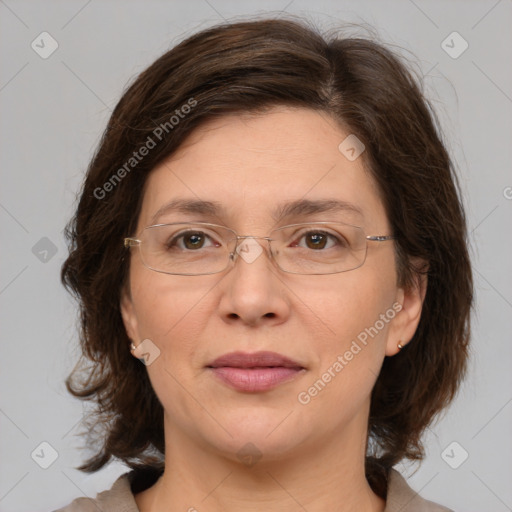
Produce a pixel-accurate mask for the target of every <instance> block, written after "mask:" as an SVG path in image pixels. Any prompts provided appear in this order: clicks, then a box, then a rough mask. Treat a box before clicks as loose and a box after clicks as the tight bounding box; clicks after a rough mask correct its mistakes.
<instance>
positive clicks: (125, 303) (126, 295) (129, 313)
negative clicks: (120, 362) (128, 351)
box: [120, 286, 140, 345]
mask: <svg viewBox="0 0 512 512" xmlns="http://www.w3.org/2000/svg"><path fill="white" fill-rule="evenodd" d="M120 309H121V316H122V318H123V323H124V328H125V329H126V334H128V338H130V339H131V340H132V342H133V343H134V344H135V345H137V344H138V341H139V340H140V336H139V329H138V322H137V315H136V313H135V307H134V305H133V301H132V298H131V294H130V291H129V289H128V287H127V286H125V287H124V288H123V289H122V291H121V300H120Z"/></svg>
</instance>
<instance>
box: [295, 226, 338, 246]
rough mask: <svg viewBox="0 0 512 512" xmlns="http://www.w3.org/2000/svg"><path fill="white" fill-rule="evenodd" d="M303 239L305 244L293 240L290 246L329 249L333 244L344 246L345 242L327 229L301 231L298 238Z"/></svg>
mask: <svg viewBox="0 0 512 512" xmlns="http://www.w3.org/2000/svg"><path fill="white" fill-rule="evenodd" d="M303 239H304V240H305V245H302V244H300V243H298V242H293V243H292V245H291V246H292V247H297V246H300V247H306V248H307V249H313V250H322V249H331V248H332V247H334V246H335V245H341V246H346V245H347V244H346V242H345V241H344V240H343V239H340V238H339V237H337V236H336V235H334V234H332V233H329V232H327V231H321V230H314V231H313V230H312V231H307V232H305V233H302V234H301V235H300V238H299V240H303Z"/></svg>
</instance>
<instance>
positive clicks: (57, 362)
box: [0, 0, 512, 512]
mask: <svg viewBox="0 0 512 512" xmlns="http://www.w3.org/2000/svg"><path fill="white" fill-rule="evenodd" d="M280 11H285V12H286V13H290V14H294V15H298V16H302V17H305V18H307V19H309V20H311V21H314V22H315V23H316V24H317V25H318V26H319V27H320V28H322V29H330V28H334V27H336V26H337V25H340V24H343V23H346V22H353V23H358V24H368V25H369V26H371V27H374V28H375V30H376V31H377V33H378V34H379V37H380V39H381V40H382V41H384V42H385V43H387V44H389V45H390V46H391V47H396V48H397V49H400V48H401V49H403V50H399V51H402V53H404V54H405V55H406V56H407V58H408V59H410V60H411V62H413V65H414V66H415V68H416V69H417V71H418V72H419V73H420V74H421V75H423V77H424V78H423V80H424V85H425V90H426V92H427V94H428V96H429V98H431V100H432V101H433V103H434V106H435V108H436V110H437V112H438V115H439V117H440V119H441V122H442V126H443V130H444V134H445V139H446V143H447V145H448V147H449V149H450V151H451V153H452V155H453V157H454V159H455V161H456V163H457V168H458V172H459V175H460V181H461V187H462V191H463V195H464V202H465V205H466V209H467V214H468V223H469V228H470V233H471V235H470V238H471V251H472V259H473V264H474V273H475V286H476V303H475V314H474V321H473V341H472V357H471V365H470V372H469V376H468V379H467V380H466V382H465V384H464V386H463V388H462V390H461V392H460V394H459V396H458V397H457V399H456V401H455V402H454V404H453V406H452V407H451V408H450V409H449V410H448V411H447V412H446V414H445V415H444V416H443V417H442V419H441V420H440V421H439V422H438V423H437V424H435V425H432V426H431V428H430V430H429V431H428V432H427V435H426V437H425V440H426V446H427V458H426V460H425V461H424V462H423V464H422V465H421V467H420V469H419V470H418V471H416V472H415V473H414V474H413V471H414V469H417V466H411V465H400V466H399V469H400V470H401V471H402V472H403V474H404V475H405V476H406V477H409V483H410V485H411V486H412V487H413V488H414V489H416V490H417V491H418V492H420V493H421V495H422V496H424V497H426V498H428V499H431V500H434V501H436V502H439V503H442V504H444V505H446V506H449V507H450V508H453V509H454V510H456V511H482V510H486V511H487V510H488V511H493V512H505V511H508V510H512V489H511V486H510V482H511V481H512V479H511V476H512V441H511V436H510V432H511V428H510V427H511V418H512V403H511V401H512V385H511V384H512V372H511V371H510V365H511V359H512V358H511V354H512V343H511V336H510V332H511V329H512V322H511V318H512V286H511V284H512V272H511V264H510V261H511V249H512V243H511V236H510V233H511V232H512V231H511V229H510V227H511V222H510V221H511V213H512V175H511V172H510V170H511V164H512V153H511V148H512V138H511V136H512V67H511V66H510V63H511V62H512V31H511V30H510V27H511V26H512V2H511V1H510V0H501V1H496V0H492V1H450V2H447V1H426V0H414V1H413V0H410V1H408V0H395V1H346V0H331V1H327V0H325V1H322V0H317V1H315V2H306V1H300V0H295V1H294V0H292V1H289V0H282V1H274V0H267V1H260V2H236V1H227V0H208V1H206V0H188V1H187V2H171V1H166V2H164V1H158V2H157V1H150V2H143V1H133V0H132V1H100V0H92V1H91V0H89V1H87V0H79V1H75V0H66V1H47V2H36V1H15V0H0V39H1V48H0V55H1V60H0V63H1V69H0V71H1V76H0V105H1V116H0V130H1V153H0V173H1V189H0V223H1V230H2V231H1V244H0V252H1V274H0V306H1V335H2V345H1V347H2V358H1V377H0V379H1V381H0V385H1V397H0V429H1V430H0V432H1V440H0V449H1V457H0V511H2V512H7V511H9V512H22V511H27V510H31V511H33V512H37V511H41V512H47V511H50V510H53V509H55V508H58V507H60V506H63V505H65V504H67V503H69V502H70V501H71V500H72V499H73V498H75V497H77V496H84V495H89V496H94V495H95V494H96V492H98V491H100V490H104V489H106V488H108V487H110V485H111V484H112V482H113V481H114V479H115V478H116V477H117V476H118V475H119V474H121V473H122V472H124V471H125V470H126V468H125V467H124V466H122V465H120V464H112V465H111V466H109V467H108V468H106V469H104V470H103V471H100V472H98V473H96V474H94V475H86V474H84V473H81V472H79V471H76V470H75V469H74V467H76V466H77V465H78V464H79V463H80V462H81V461H82V460H83V459H84V458H85V457H86V455H87V452H86V451H84V449H83V443H82V441H81V439H80V438H78V437H77V436H76V433H77V432H78V430H79V421H80V419H81V417H82V414H83V409H82V407H83V406H82V404H81V403H80V402H79V401H77V400H75V399H73V398H72V397H70V396H68V394H67V392H66V390H65V387H64V379H65V377H66V376H67V375H68V373H69V372H70V371H71V369H72V367H73V365H74V363H75V361H76V360H77V357H78V351H77V330H76V307H75V304H74V303H73V301H72V300H71V298H70V297H68V295H67V294H66V292H65V291H64V289H63V288H62V286H61V284H60V280H59V271H60V266H61V264H62V262H63V261H64V259H65V257H66V245H65V242H64V238H63V233H62V231H63V228H64V225H65V223H66V222H67V220H68V219H69V217H70V216H71V214H72V212H73V208H74V206H75V195H76V193H77V192H78V190H79V187H80V184H81V181H82V179H83V175H84V172H85V169H86V166H87V164H88V161H89V160H90V158H91V156H92V153H93V151H94V148H95V147H96V144H97V143H98V141H99V137H100V134H101V132H102V131H103V129H104V127H105V124H106V121H107V119H108V117H109V115H110V112H111V110H112V109H113V107H114V106H115V104H116V102H117V101H118V99H119V98H120V95H121V92H122V90H123V88H124V87H125V85H126V83H127V82H128V81H129V80H130V79H132V77H134V76H135V75H136V74H137V73H139V72H140V71H142V70H143V69H144V68H145V67H146V66H148V65H149V64H150V63H151V62H152V61H153V60H154V59H155V58H156V57H157V56H159V55H160V54H161V53H163V52H165V51H166V50H167V49H169V48H170V47H172V46H174V45H175V44H176V43H177V42H179V41H181V40H182V39H183V38H184V37H186V36H187V35H189V34H191V33H193V32H195V31H197V30H199V29H202V28H205V27H207V26H210V25H213V24H216V23H218V22H221V21H223V20H224V19H225V20H232V19H234V18H242V17H243V18H247V17H250V16H253V15H257V16H262V15H264V14H265V13H268V14H270V15H272V16H278V15H279V12H280ZM42 32H47V33H48V34H49V35H48V34H44V35H41V33H42ZM454 32H456V34H454ZM41 39H43V41H44V42H43V43H41ZM56 45H58V48H57V49H56V50H55V51H54V52H53V53H52V54H51V55H47V54H48V53H49V52H50V51H51V50H52V49H54V47H56ZM466 45H467V48H466ZM463 50H464V51H463ZM45 52H46V53H45ZM43 57H46V58H43ZM41 443H48V444H43V445H42V444H41ZM54 459H55V460H54ZM48 464H49V467H48V468H47V469H44V468H43V467H41V466H44V465H48ZM455 466H456V467H455Z"/></svg>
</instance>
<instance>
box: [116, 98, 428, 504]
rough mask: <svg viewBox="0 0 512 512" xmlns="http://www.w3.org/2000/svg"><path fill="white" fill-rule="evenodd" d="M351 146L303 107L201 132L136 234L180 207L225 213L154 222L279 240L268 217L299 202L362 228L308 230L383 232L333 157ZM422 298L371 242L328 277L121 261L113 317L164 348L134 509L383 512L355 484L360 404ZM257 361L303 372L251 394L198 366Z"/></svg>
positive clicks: (368, 196) (359, 184)
mask: <svg viewBox="0 0 512 512" xmlns="http://www.w3.org/2000/svg"><path fill="white" fill-rule="evenodd" d="M347 135H349V132H346V131H344V130H343V129H341V128H340V127H339V126H338V124H337V123H336V122H335V121H334V120H333V119H331V118H330V117H329V116H328V115H326V114H323V113H318V112H315V111H312V110H307V109H294V108H285V107H281V108H274V109H272V110H271V111H269V112H268V113H266V114H263V115H258V116H249V115H244V116H228V117H222V118H220V119H216V120H214V121H209V122H208V123H206V124H204V125H202V126H201V127H200V128H198V129H197V130H196V131H195V132H194V133H193V134H192V135H191V136H190V137H189V139H188V140H187V141H186V142H185V143H184V144H183V145H182V146H181V147H180V149H179V150H178V151H177V152H176V153H175V154H173V155H172V157H171V158H169V159H168V160H167V161H165V162H164V163H163V164H162V165H160V166H159V167H157V168H156V169H154V170H153V171H152V173H151V174H150V176H149V178H148V181H147V184H146V188H145V191H144V198H143V205H142V210H141V213H140V217H139V222H138V229H137V233H140V231H141V230H142V229H143V228H144V227H146V226H148V225H150V224H152V223H153V222H151V218H152V216H153V215H154V214H155V212H157V211H158V210H159V208H160V207H161V206H162V205H165V204H166V203H168V202H169V201H171V200H173V199H175V198H190V199H202V200H211V201H220V202H221V203H222V204H223V206H224V211H223V212H221V213H219V215H217V216H216V217H210V216H205V215H197V214H196V215H193V216H192V217H193V218H191V214H188V215H185V214H174V213H173V214H169V215H166V216H164V217H162V218H160V219H159V220H158V222H162V223H163V222H178V221H180V220H183V221H192V220H195V221H205V222H212V223H216V224H222V225H226V226H228V227H230V228H232V229H235V230H236V231H237V233H239V234H243V235H247V234H250V235H255V236H266V235H268V234H269V232H270V231H271V229H272V228H274V227H276V226H275V221H274V220H273V219H272V218H271V211H272V210H273V209H274V208H275V206H276V205H277V204H279V203H281V202H284V201H289V200H295V199H301V198H303V197H304V198H307V199H325V198H335V199H340V200H344V201H348V202H351V203H352V204H355V205H356V206H357V207H359V208H360V209H361V210H362V212H363V217H362V218H361V217H357V216H354V215H353V214H349V213H346V212H342V213H336V214H332V213H330V214H329V213H323V214H316V215H314V216H313V217H310V218H309V220H311V221H336V220H339V221H344V222H347V223H353V224H357V225H362V226H363V227H364V228H365V231H366V233H367V234H376V235H387V234H390V227H389V222H388V219H387V216H386V213H385V210H384V206H383V203H382V201H381V199H380V197H379V193H378V190H377V189H376V185H375V183H374V181H373V180H372V178H371V176H370V175H369V174H368V173H367V171H365V169H364V166H363V161H362V157H359V158H357V159H356V160H355V161H352V162H351V161H349V160H348V159H347V158H345V156H344V155H343V154H341V153H340V151H339V150H338V145H339V144H340V142H341V141H343V140H344V139H345V137H347ZM305 220H308V219H302V218H301V219H295V218H294V219H287V220H286V222H282V223H281V225H285V224H291V223H293V222H303V221H305ZM265 244H266V243H265V242H263V245H262V247H266V245H265ZM424 291H425V290H424V287H422V286H419V285H418V286H414V287H412V289H402V288H400V287H399V286H398V284H397V272H396V265H395V258H394V246H393V242H384V243H377V242H369V244H368V254H367V258H366V262H365V263H364V265H363V266H361V267H360V268H358V269H356V270H352V271H350V272H344V273H339V274H332V275H327V276H308V275H294V274H287V273H284V272H281V271H280V270H279V269H277V268H276V267H275V266H274V265H273V264H272V262H271V260H269V258H268V257H267V254H266V252H265V251H264V252H263V254H261V256H260V257H258V258H257V259H256V260H255V261H253V262H252V263H246V262H245V261H244V260H243V259H242V258H238V260H237V261H236V264H235V265H234V266H233V267H232V268H230V269H228V270H227V271H225V272H223V273H220V274H214V275H206V276H193V277H190V276H173V275H166V274H162V273H157V272H154V271H152V270H149V269H148V268H146V267H145V266H144V265H143V264H142V262H141V260H140V256H139V252H138V250H135V249H132V259H131V263H130V278H129V284H128V286H127V289H126V290H125V291H124V293H123V295H122V300H121V310H122V315H123V320H124V323H125V327H126V330H127V333H128V335H129V337H130V339H132V340H133V342H134V343H135V345H137V344H138V343H140V342H141V341H142V340H144V339H147V338H149V339H150V340H152V342H153V343H154V344H155V345H156V346H157V347H158V348H159V350H160V356H159V357H158V358H157V359H156V360H155V361H154V362H153V363H152V364H150V365H149V366H147V371H148V373H149V377H150V380H151V383H152V386H153V388H154V390H155V392H156V394H157V396H158V398H159V399H160V401H161V403H162V405H163V407H164V417H165V419H164V430H165V440H166V453H165V467H166V469H165V472H164V474H163V475H162V477H161V478H160V479H159V480H158V481H157V482H156V483H155V484H154V485H153V486H152V487H150V488H149V489H147V490H146V491H144V492H142V493H139V494H137V495H136V497H135V499H136V502H137V505H138V507H139V509H140V510H141V511H142V512H153V511H155V512H156V511H157V510H158V511H161V510H169V511H178V510H179V511H187V510H189V511H193V510H197V511H200V512H207V511H221V510H222V511H226V512H230V511H235V510H236V511H240V510H244V511H261V510H266V511H274V510H276V511H277V510H279V511H280V512H283V511H292V510H293V511H296V510H303V508H301V506H302V507H304V509H306V510H308V512H317V511H325V510H340V511H359V512H360V511H372V512H374V511H382V510H384V507H385V503H384V500H382V499H381V498H379V497H378V496H377V495H375V494H374V493H373V492H372V490H371V488H370V486H369V484H368V482H367V480H366V479H365V474H364V456H365V451H366V438H367V421H368V415H369V405H370V394H371V390H372V387H373V385H374V383H375V381H376V378H377V376H378V374H379V371H380V368H381V365H382V363H383V359H384V357H385V356H393V355H395V354H396V353H397V352H398V348H397V345H398V343H401V344H402V345H405V344H406V343H407V342H408V341H409V340H410V339H411V338H412V336H413V334H414V332H415V330H416V327H417V325H418V322H419V318H420V314H421V307H422V302H423V298H424ZM394 303H399V304H401V305H402V310H401V311H400V312H399V313H397V314H396V316H395V317H394V318H393V319H392V320H391V321H389V323H386V325H385V327H384V328H383V329H382V330H381V331H380V332H379V334H378V335H377V336H375V337H374V338H373V339H370V342H369V343H368V345H367V346H366V347H364V349H363V350H361V351H360V352H359V353H358V354H357V355H356V356H354V358H353V359H352V360H351V361H350V362H349V363H348V364H347V365H346V366H345V367H344V368H343V370H342V371H341V372H339V373H338V374H337V375H336V377H335V378H333V379H332V380H331V382H329V383H328V385H326V386H325V388H324V389H323V390H322V391H321V392H320V393H318V395H317V396H316V397H314V398H313V399H312V400H311V401H310V402H309V403H308V404H306V405H304V404H301V403H299V401H298V400H297V396H298V394H299V393H300V392H302V391H305V390H306V391H307V389H308V388H309V387H310V386H311V385H312V384H313V383H314V382H315V381H317V380H318V379H319V378H320V377H321V375H322V374H324V373H325V372H326V371H327V369H328V368H329V367H332V365H333V363H334V362H335V361H336V360H337V357H338V355H340V354H341V355H342V354H344V353H345V352H346V351H347V350H348V349H349V348H350V345H351V342H352V340H355V339H356V337H357V335H358V334H359V333H360V332H361V331H364V329H365V328H367V327H369V326H373V325H374V324H375V322H376V320H378V319H379V315H381V314H383V313H385V312H386V311H388V310H389V309H390V308H391V307H392V305H393V304H394ZM260 350H270V351H275V352H278V353H280V354H283V355H285V356H287V357H289V358H291V359H293V360H295V361H298V362H300V363H301V365H302V366H304V367H305V368H306V370H305V371H303V372H302V373H301V374H300V375H299V376H297V377H296V378H295V379H294V380H292V381H289V382H286V383H284V384H281V385H280V386H278V387H277V388H274V389H273V390H271V391H266V392H262V393H255V394H249V393H242V392H239V391H236V390H233V389H231V388H229V387H227V386H226V385H225V384H223V383H222V382H221V381H219V380H218V379H217V378H215V376H214V375H212V372H211V371H210V370H208V369H207V368H205V366H206V365H207V364H209V363H210V362H212V361H213V360H214V359H215V358H216V357H218V356H220V355H223V354H226V353H229V352H232V351H243V352H257V351H260ZM136 355H137V354H136V353H135V354H134V356H136ZM247 443H252V445H253V446H254V447H256V448H251V449H252V450H253V451H254V452H256V451H257V453H258V454H261V458H260V459H259V460H258V461H257V462H256V463H255V464H253V465H251V464H246V463H244V462H243V461H241V460H240V459H239V457H238V456H237V454H238V453H239V450H241V448H242V447H244V446H245V445H246V444H247ZM246 449H248V450H251V449H249V448H246Z"/></svg>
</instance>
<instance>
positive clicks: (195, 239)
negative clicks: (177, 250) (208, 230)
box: [182, 233, 205, 249]
mask: <svg viewBox="0 0 512 512" xmlns="http://www.w3.org/2000/svg"><path fill="white" fill-rule="evenodd" d="M182 238H183V244H184V246H185V247H186V248H187V249H200V248H201V247H203V245H204V241H205V236H204V233H192V234H187V235H183V236H182Z"/></svg>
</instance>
